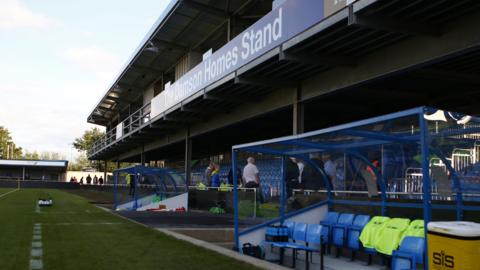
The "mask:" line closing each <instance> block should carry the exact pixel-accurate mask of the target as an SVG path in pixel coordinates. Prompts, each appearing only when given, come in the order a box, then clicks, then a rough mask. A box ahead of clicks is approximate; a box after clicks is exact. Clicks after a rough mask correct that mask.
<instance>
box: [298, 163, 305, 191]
mask: <svg viewBox="0 0 480 270" xmlns="http://www.w3.org/2000/svg"><path fill="white" fill-rule="evenodd" d="M297 167H298V187H297V188H299V189H303V186H304V184H305V181H303V170H304V169H305V163H304V162H303V160H301V159H297Z"/></svg>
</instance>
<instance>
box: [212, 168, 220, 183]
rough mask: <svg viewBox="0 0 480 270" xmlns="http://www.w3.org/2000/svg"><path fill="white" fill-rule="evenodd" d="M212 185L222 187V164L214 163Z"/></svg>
mask: <svg viewBox="0 0 480 270" xmlns="http://www.w3.org/2000/svg"><path fill="white" fill-rule="evenodd" d="M211 183H212V184H211V187H220V165H218V164H213V171H212V178H211Z"/></svg>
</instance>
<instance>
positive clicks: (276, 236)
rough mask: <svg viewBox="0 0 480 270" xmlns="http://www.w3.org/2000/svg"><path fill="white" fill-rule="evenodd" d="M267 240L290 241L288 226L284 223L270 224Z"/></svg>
mask: <svg viewBox="0 0 480 270" xmlns="http://www.w3.org/2000/svg"><path fill="white" fill-rule="evenodd" d="M265 240H267V241H269V242H288V227H286V226H283V225H270V226H268V227H267V231H266V233H265Z"/></svg>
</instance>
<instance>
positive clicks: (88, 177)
mask: <svg viewBox="0 0 480 270" xmlns="http://www.w3.org/2000/svg"><path fill="white" fill-rule="evenodd" d="M86 180H87V185H90V184H91V183H92V177H91V176H90V174H89V175H87V178H86Z"/></svg>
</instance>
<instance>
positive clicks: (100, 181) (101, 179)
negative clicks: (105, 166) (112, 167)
mask: <svg viewBox="0 0 480 270" xmlns="http://www.w3.org/2000/svg"><path fill="white" fill-rule="evenodd" d="M98 184H100V185H103V177H102V176H101V175H100V178H98Z"/></svg>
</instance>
